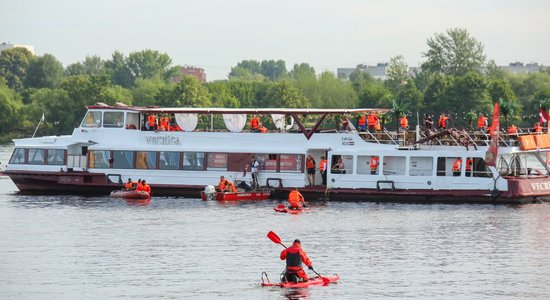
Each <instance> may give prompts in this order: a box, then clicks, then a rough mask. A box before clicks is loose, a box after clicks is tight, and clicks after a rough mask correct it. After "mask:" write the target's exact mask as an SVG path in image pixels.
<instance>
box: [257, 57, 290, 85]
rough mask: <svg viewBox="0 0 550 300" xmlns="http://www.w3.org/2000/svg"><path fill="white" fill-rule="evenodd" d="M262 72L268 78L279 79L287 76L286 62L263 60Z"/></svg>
mask: <svg viewBox="0 0 550 300" xmlns="http://www.w3.org/2000/svg"><path fill="white" fill-rule="evenodd" d="M260 68H261V73H262V75H264V76H265V77H266V78H267V79H270V80H274V81H275V80H278V79H281V78H283V77H284V76H286V73H287V71H286V64H285V62H284V61H283V60H277V61H275V60H263V61H262V63H261V64H260Z"/></svg>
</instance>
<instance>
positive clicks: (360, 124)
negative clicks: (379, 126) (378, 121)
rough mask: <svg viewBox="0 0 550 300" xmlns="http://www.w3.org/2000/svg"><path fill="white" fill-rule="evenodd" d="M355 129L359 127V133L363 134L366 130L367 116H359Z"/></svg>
mask: <svg viewBox="0 0 550 300" xmlns="http://www.w3.org/2000/svg"><path fill="white" fill-rule="evenodd" d="M357 127H359V131H361V132H365V131H366V130H367V116H366V115H361V117H359V120H357Z"/></svg>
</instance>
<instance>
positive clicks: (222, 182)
mask: <svg viewBox="0 0 550 300" xmlns="http://www.w3.org/2000/svg"><path fill="white" fill-rule="evenodd" d="M226 181H227V180H225V179H224V180H220V182H219V183H218V190H220V191H223V190H225V182H226Z"/></svg>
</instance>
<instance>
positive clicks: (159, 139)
mask: <svg viewBox="0 0 550 300" xmlns="http://www.w3.org/2000/svg"><path fill="white" fill-rule="evenodd" d="M145 138H146V139H147V144H152V145H181V142H180V138H179V137H177V136H146V137H145Z"/></svg>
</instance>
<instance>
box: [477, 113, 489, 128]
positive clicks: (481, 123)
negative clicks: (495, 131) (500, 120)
mask: <svg viewBox="0 0 550 300" xmlns="http://www.w3.org/2000/svg"><path fill="white" fill-rule="evenodd" d="M487 120H489V118H487V117H485V116H483V114H482V113H479V116H478V117H477V129H479V130H481V131H485V130H487V124H488V123H487V122H488V121H487Z"/></svg>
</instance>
